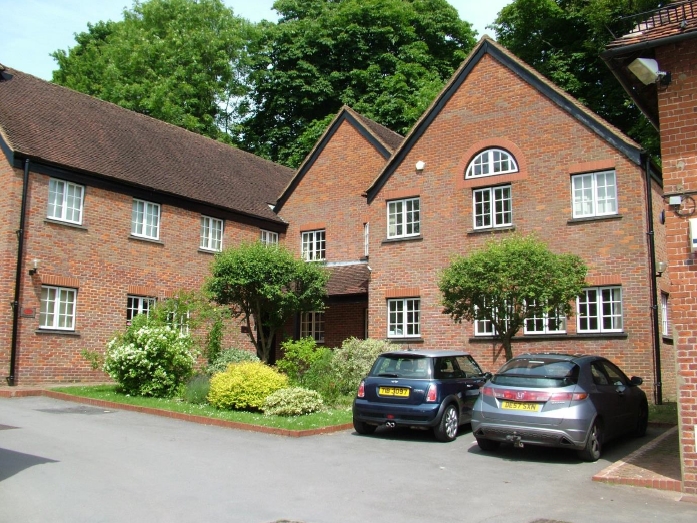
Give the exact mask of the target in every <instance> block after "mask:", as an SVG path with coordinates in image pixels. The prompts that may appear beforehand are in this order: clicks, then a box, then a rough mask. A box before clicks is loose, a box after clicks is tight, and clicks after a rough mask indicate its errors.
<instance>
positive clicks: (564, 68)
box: [492, 0, 665, 155]
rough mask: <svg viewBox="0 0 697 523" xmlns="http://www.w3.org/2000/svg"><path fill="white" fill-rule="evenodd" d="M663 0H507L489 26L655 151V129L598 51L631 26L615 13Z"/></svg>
mask: <svg viewBox="0 0 697 523" xmlns="http://www.w3.org/2000/svg"><path fill="white" fill-rule="evenodd" d="M664 3H665V2H661V0H513V1H512V2H511V3H510V4H509V5H507V6H506V7H504V8H503V9H502V10H501V12H500V13H499V16H498V17H497V19H496V21H495V22H494V24H493V25H492V28H493V29H494V31H495V33H496V40H497V41H498V42H499V43H500V44H502V45H504V46H505V47H506V48H507V49H509V50H510V51H511V52H513V53H515V54H516V55H517V56H518V57H519V58H521V59H522V60H524V61H525V62H527V63H528V64H530V65H531V66H532V67H534V68H535V69H537V70H538V71H539V72H540V73H542V74H543V75H545V76H546V77H547V78H549V79H550V80H552V81H553V82H554V83H555V84H556V85H558V86H559V87H561V88H562V89H564V90H565V91H567V92H568V93H570V94H571V95H572V96H574V97H575V98H577V99H578V100H579V101H580V102H581V103H583V104H584V105H586V106H588V107H589V108H590V109H592V110H593V111H594V112H596V113H597V114H599V115H600V116H602V117H603V118H605V119H606V120H607V121H609V122H610V123H612V124H613V125H615V126H616V127H618V128H619V129H621V130H622V131H624V132H625V133H627V134H628V135H629V136H631V137H632V138H634V139H635V140H637V141H638V142H639V143H641V144H642V145H643V146H644V147H645V148H646V149H647V150H648V151H649V152H651V153H652V154H654V155H658V154H660V149H659V142H658V133H657V131H656V130H655V129H654V128H653V127H652V126H651V125H650V124H649V123H648V120H646V118H645V117H644V116H643V115H642V114H641V112H640V111H639V109H638V108H637V107H636V106H635V105H634V104H633V103H632V102H631V99H630V98H629V96H628V95H627V93H626V92H625V91H624V89H623V87H622V86H621V85H620V83H619V82H618V81H617V80H616V79H615V78H614V76H613V74H612V72H611V71H610V69H609V68H608V67H607V66H606V65H605V63H604V62H603V60H602V58H601V57H600V54H601V52H603V51H604V50H605V47H606V46H607V44H608V43H609V42H611V41H612V40H614V39H615V36H617V37H619V36H622V35H623V34H625V33H626V32H628V31H629V30H630V29H631V25H627V21H621V20H619V19H620V18H621V17H623V16H629V15H632V14H636V13H641V12H644V11H648V10H650V9H654V8H656V7H659V6H660V5H661V4H664ZM613 33H614V35H615V36H613Z"/></svg>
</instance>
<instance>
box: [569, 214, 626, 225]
mask: <svg viewBox="0 0 697 523" xmlns="http://www.w3.org/2000/svg"><path fill="white" fill-rule="evenodd" d="M621 219H622V215H621V214H608V215H607V216H589V217H588V218H569V219H568V220H567V221H566V223H567V225H576V224H578V223H586V222H598V221H612V220H621Z"/></svg>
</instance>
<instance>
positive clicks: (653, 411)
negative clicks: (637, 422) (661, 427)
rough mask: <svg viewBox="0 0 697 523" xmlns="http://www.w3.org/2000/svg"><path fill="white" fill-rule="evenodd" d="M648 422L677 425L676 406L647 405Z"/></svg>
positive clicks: (671, 404)
mask: <svg viewBox="0 0 697 523" xmlns="http://www.w3.org/2000/svg"><path fill="white" fill-rule="evenodd" d="M649 422H651V423H669V424H671V425H677V424H678V404H677V403H664V404H663V405H649Z"/></svg>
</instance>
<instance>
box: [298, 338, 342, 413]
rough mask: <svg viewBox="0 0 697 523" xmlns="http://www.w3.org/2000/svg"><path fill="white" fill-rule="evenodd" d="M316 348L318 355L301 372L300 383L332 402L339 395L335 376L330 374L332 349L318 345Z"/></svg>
mask: <svg viewBox="0 0 697 523" xmlns="http://www.w3.org/2000/svg"><path fill="white" fill-rule="evenodd" d="M317 350H318V353H319V354H318V357H317V358H316V359H315V360H314V361H313V362H312V365H310V368H309V369H307V371H306V372H305V374H303V377H302V382H301V385H302V386H303V387H305V388H308V389H312V390H314V391H317V392H319V393H320V394H321V395H322V398H324V401H325V402H326V403H329V404H333V403H334V402H335V400H336V398H337V397H338V396H339V395H340V394H339V392H338V388H337V382H336V377H335V376H334V375H333V374H332V368H331V360H332V359H333V358H334V351H333V350H332V349H329V348H327V347H320V348H319V349H317Z"/></svg>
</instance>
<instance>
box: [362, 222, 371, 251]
mask: <svg viewBox="0 0 697 523" xmlns="http://www.w3.org/2000/svg"><path fill="white" fill-rule="evenodd" d="M363 255H364V256H365V257H366V258H367V257H368V256H369V255H370V224H369V223H368V222H366V223H364V224H363Z"/></svg>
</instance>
